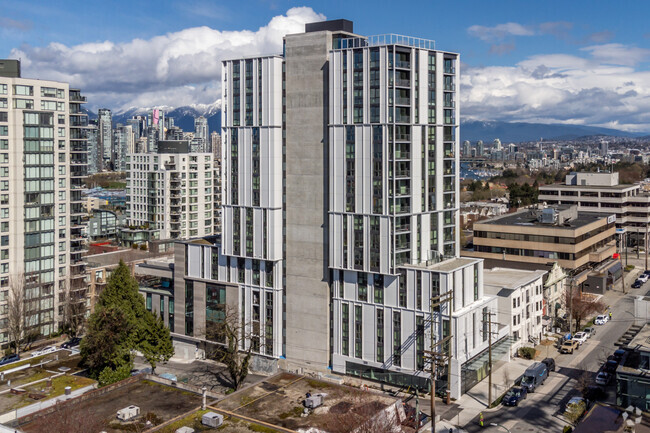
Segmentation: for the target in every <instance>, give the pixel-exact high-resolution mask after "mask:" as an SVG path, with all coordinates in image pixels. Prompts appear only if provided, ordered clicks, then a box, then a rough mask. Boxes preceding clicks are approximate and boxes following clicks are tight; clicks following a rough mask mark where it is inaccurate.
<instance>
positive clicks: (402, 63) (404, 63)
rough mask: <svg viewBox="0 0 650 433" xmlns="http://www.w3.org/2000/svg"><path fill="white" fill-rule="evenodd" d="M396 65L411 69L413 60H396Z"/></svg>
mask: <svg viewBox="0 0 650 433" xmlns="http://www.w3.org/2000/svg"><path fill="white" fill-rule="evenodd" d="M395 67H396V68H401V69H411V62H409V61H408V60H396V61H395Z"/></svg>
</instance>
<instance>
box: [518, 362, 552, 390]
mask: <svg viewBox="0 0 650 433" xmlns="http://www.w3.org/2000/svg"><path fill="white" fill-rule="evenodd" d="M547 377H548V367H547V366H546V364H544V363H542V362H536V363H534V364H533V365H531V366H530V367H528V368H527V369H526V371H524V375H523V378H522V379H521V386H522V387H523V388H527V389H526V391H528V392H535V388H537V387H538V386H540V385H544V381H545V380H546V378H547Z"/></svg>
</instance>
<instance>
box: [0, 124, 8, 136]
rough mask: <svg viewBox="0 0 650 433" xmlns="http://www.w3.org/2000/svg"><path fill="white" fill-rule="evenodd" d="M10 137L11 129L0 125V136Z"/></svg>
mask: <svg viewBox="0 0 650 433" xmlns="http://www.w3.org/2000/svg"><path fill="white" fill-rule="evenodd" d="M7 135H9V127H8V126H7V125H0V136H4V137H6V136H7Z"/></svg>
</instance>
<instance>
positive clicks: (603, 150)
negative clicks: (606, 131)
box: [600, 140, 609, 156]
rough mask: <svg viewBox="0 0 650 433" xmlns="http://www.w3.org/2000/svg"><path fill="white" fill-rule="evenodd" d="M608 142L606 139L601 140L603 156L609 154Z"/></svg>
mask: <svg viewBox="0 0 650 433" xmlns="http://www.w3.org/2000/svg"><path fill="white" fill-rule="evenodd" d="M608 144H609V143H608V142H607V141H605V140H601V141H600V154H601V155H602V156H607V146H608Z"/></svg>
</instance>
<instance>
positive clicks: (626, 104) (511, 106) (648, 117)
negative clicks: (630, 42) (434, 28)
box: [460, 44, 650, 131]
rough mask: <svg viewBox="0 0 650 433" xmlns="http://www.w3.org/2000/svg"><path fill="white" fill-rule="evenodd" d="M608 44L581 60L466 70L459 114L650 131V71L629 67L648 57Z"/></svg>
mask: <svg viewBox="0 0 650 433" xmlns="http://www.w3.org/2000/svg"><path fill="white" fill-rule="evenodd" d="M612 45H614V44H606V45H600V46H592V47H588V49H585V50H584V53H585V57H581V56H572V55H566V54H549V55H537V56H532V57H529V58H528V59H526V60H524V61H521V62H519V63H518V64H516V65H515V66H511V67H510V66H508V67H506V66H490V67H480V68H472V67H465V68H464V69H463V75H462V76H461V86H460V94H461V110H462V115H463V117H464V118H466V119H468V118H469V119H476V120H504V121H522V122H541V123H571V124H583V125H597V126H604V127H614V128H619V129H625V130H629V131H650V71H645V70H639V69H637V68H635V67H634V66H633V65H634V64H638V63H639V62H640V61H641V59H643V58H645V57H644V56H647V53H645V52H644V51H645V50H641V49H639V48H636V47H631V46H625V45H621V44H616V46H615V47H614V46H612Z"/></svg>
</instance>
